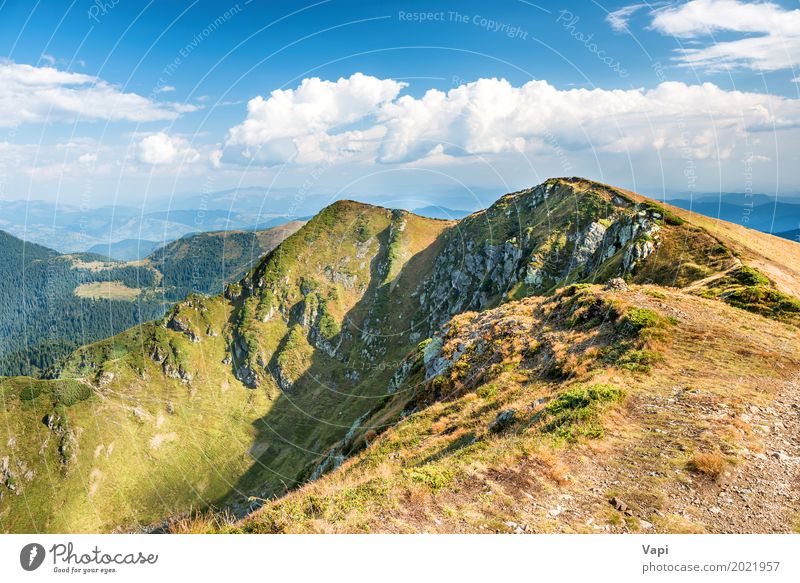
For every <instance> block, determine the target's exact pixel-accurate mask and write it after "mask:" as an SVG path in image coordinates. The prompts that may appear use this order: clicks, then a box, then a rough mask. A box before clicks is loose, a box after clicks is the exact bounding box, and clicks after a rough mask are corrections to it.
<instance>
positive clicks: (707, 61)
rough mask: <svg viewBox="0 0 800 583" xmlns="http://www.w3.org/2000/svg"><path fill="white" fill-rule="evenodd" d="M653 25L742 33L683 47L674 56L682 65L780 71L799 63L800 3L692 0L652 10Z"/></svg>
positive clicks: (685, 34) (697, 33) (695, 35)
mask: <svg viewBox="0 0 800 583" xmlns="http://www.w3.org/2000/svg"><path fill="white" fill-rule="evenodd" d="M652 27H653V28H654V29H655V30H657V31H659V32H661V33H662V34H665V35H671V36H674V37H677V38H679V39H689V40H696V39H699V38H701V37H711V36H712V35H715V34H719V33H738V34H740V35H742V38H739V39H735V40H724V41H718V42H713V44H710V45H708V46H703V47H700V48H694V47H690V48H682V49H679V50H678V51H677V55H678V56H677V57H676V59H677V60H678V62H679V63H680V64H681V65H683V66H687V67H698V68H702V69H708V70H725V69H731V68H750V69H754V70H762V71H776V70H779V69H788V68H791V67H793V66H796V65H799V64H800V9H794V10H787V9H785V8H783V7H781V6H779V5H778V4H775V3H773V2H745V1H742V0H691V1H690V2H686V3H684V4H679V5H677V6H670V7H668V8H663V9H659V10H656V11H654V12H653V22H652Z"/></svg>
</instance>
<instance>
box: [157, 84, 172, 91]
mask: <svg viewBox="0 0 800 583" xmlns="http://www.w3.org/2000/svg"><path fill="white" fill-rule="evenodd" d="M172 91H175V87H173V86H172V85H164V86H162V87H159V88H158V89H157V90H156V93H171V92H172Z"/></svg>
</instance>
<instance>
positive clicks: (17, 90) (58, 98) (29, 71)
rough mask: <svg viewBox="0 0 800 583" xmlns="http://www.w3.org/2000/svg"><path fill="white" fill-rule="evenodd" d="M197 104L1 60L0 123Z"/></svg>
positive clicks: (157, 114)
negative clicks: (164, 99) (169, 101)
mask: <svg viewBox="0 0 800 583" xmlns="http://www.w3.org/2000/svg"><path fill="white" fill-rule="evenodd" d="M194 109H195V107H193V106H187V105H179V104H164V103H157V102H155V101H152V100H150V99H148V98H146V97H142V96H141V95H137V94H136V93H126V92H123V91H121V90H120V89H119V88H117V87H115V86H113V85H111V84H109V83H107V82H105V81H103V80H102V79H98V78H97V77H92V76H90V75H84V74H81V73H71V72H68V71H61V70H58V69H55V68H53V67H35V66H32V65H25V64H17V63H13V62H9V61H6V62H3V61H0V126H4V127H9V126H14V125H19V124H25V123H42V122H50V121H63V122H74V121H76V120H78V119H81V120H86V121H95V120H108V121H122V120H124V121H130V122H151V121H166V120H172V119H175V118H176V117H178V115H180V113H182V112H186V111H193V110H194Z"/></svg>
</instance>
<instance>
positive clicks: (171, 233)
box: [0, 197, 308, 257]
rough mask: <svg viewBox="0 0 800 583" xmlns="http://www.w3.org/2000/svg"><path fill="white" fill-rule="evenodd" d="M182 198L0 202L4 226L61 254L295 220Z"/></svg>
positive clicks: (253, 207)
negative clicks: (157, 202)
mask: <svg viewBox="0 0 800 583" xmlns="http://www.w3.org/2000/svg"><path fill="white" fill-rule="evenodd" d="M183 202H185V203H186V204H187V205H189V204H190V203H191V204H192V205H194V206H192V207H189V208H169V209H154V210H142V209H141V208H135V207H129V206H125V205H117V206H107V207H101V208H89V209H84V208H77V207H74V206H71V205H64V204H61V203H51V202H46V201H36V200H31V201H0V229H3V230H5V231H7V232H9V233H11V234H12V235H14V236H16V237H19V238H20V239H23V240H25V241H29V242H32V243H38V244H40V245H44V246H46V247H50V248H51V249H55V250H57V251H59V252H62V253H76V252H82V251H84V250H86V249H94V248H95V247H96V246H98V245H100V246H105V247H108V246H109V244H112V245H113V244H115V243H118V242H122V241H127V240H141V241H156V242H159V243H160V244H162V245H163V244H165V243H168V242H170V241H174V240H175V239H177V238H179V237H182V236H184V235H187V234H190V233H198V232H209V231H224V230H234V229H244V228H251V227H252V226H253V225H263V224H265V223H268V222H271V224H270V226H275V225H276V224H277V223H280V222H283V223H285V222H287V221H289V220H291V219H292V218H293V217H290V216H288V215H286V213H285V212H280V213H276V212H270V211H268V210H266V209H260V208H259V207H256V205H242V207H243V209H242V210H235V209H231V208H230V207H229V208H220V209H215V208H210V207H206V208H203V207H202V206H199V203H198V201H197V197H194V198H187V199H186V200H185V201H183ZM262 202H263V201H262ZM285 206H287V205H283V206H282V207H281V208H284V207H285ZM305 214H308V213H305ZM112 257H113V255H112Z"/></svg>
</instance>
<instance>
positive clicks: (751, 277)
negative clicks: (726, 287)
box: [730, 265, 769, 286]
mask: <svg viewBox="0 0 800 583" xmlns="http://www.w3.org/2000/svg"><path fill="white" fill-rule="evenodd" d="M730 277H731V278H732V279H733V280H735V281H736V282H737V283H740V284H742V285H753V286H754V285H764V286H768V285H769V279H768V278H767V276H765V275H763V274H762V273H760V272H759V271H757V270H755V269H753V268H752V267H749V266H747V265H742V266H741V267H739V268H738V269H735V270H733V271H732V272H731V274H730Z"/></svg>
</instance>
